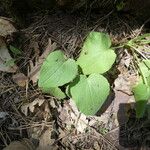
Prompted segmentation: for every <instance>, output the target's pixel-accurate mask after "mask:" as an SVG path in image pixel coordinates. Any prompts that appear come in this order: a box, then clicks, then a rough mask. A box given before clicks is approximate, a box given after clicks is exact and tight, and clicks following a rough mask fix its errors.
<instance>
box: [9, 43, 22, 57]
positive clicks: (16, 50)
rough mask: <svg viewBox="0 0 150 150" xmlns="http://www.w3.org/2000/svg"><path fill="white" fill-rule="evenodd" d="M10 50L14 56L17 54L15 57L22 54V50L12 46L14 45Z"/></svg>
mask: <svg viewBox="0 0 150 150" xmlns="http://www.w3.org/2000/svg"><path fill="white" fill-rule="evenodd" d="M9 49H10V50H11V51H12V52H13V54H15V55H19V54H21V51H20V49H18V48H16V47H14V46H12V45H10V46H9Z"/></svg>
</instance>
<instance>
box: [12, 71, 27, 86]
mask: <svg viewBox="0 0 150 150" xmlns="http://www.w3.org/2000/svg"><path fill="white" fill-rule="evenodd" d="M12 78H13V81H14V82H15V83H16V84H17V85H18V86H20V87H25V86H26V83H27V80H28V78H27V77H26V76H25V75H24V74H23V73H17V74H15V75H13V77H12Z"/></svg>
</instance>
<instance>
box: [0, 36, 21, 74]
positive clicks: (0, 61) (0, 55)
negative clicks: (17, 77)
mask: <svg viewBox="0 0 150 150" xmlns="http://www.w3.org/2000/svg"><path fill="white" fill-rule="evenodd" d="M17 68H18V67H17V66H16V65H15V64H14V59H13V58H12V57H11V56H10V54H9V51H8V49H7V46H6V44H5V41H4V40H3V38H2V37H0V71H3V72H9V73H14V72H16V71H17Z"/></svg>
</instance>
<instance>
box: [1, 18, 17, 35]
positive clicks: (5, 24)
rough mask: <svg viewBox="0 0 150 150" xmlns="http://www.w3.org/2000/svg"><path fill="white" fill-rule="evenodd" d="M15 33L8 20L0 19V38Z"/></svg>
mask: <svg viewBox="0 0 150 150" xmlns="http://www.w3.org/2000/svg"><path fill="white" fill-rule="evenodd" d="M16 31H17V30H16V28H15V27H14V26H13V24H12V22H11V20H10V19H8V18H4V17H0V36H3V37H6V36H7V35H10V34H12V33H13V32H16Z"/></svg>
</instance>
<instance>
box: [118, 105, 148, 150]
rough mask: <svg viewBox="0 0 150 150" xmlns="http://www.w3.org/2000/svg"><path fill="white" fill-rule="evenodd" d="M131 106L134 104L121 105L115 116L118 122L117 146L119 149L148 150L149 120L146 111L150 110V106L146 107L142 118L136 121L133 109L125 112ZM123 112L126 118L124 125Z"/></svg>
mask: <svg viewBox="0 0 150 150" xmlns="http://www.w3.org/2000/svg"><path fill="white" fill-rule="evenodd" d="M131 105H132V106H133V105H135V104H134V103H132V104H131V103H130V104H123V103H122V104H120V106H119V111H118V116H117V117H118V122H119V145H120V146H121V147H122V148H119V149H121V150H123V149H128V150H130V149H132V150H133V149H134V150H139V149H141V148H144V149H145V150H147V149H150V118H149V115H148V110H149V109H150V106H148V107H147V111H146V113H145V115H144V117H143V118H140V119H137V118H136V113H135V110H134V109H129V110H127V108H130V106H131ZM139 105H141V104H139ZM125 109H126V111H125ZM123 112H126V113H124V115H125V117H127V118H128V120H127V122H125V123H122V113H123Z"/></svg>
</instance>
